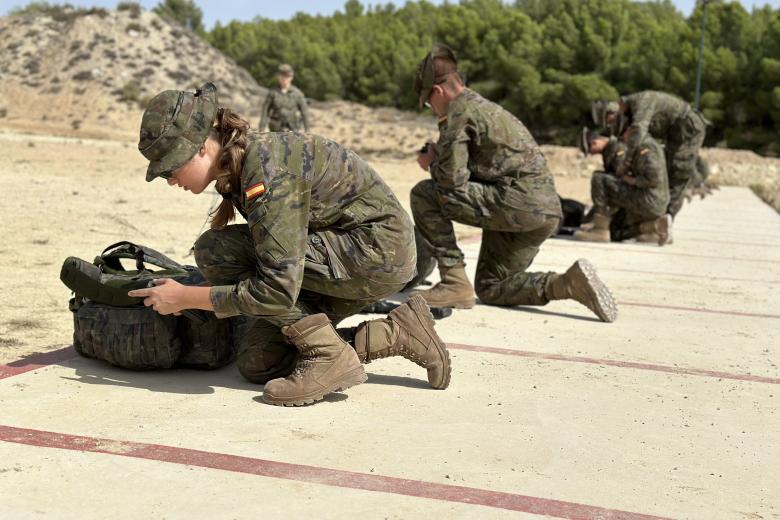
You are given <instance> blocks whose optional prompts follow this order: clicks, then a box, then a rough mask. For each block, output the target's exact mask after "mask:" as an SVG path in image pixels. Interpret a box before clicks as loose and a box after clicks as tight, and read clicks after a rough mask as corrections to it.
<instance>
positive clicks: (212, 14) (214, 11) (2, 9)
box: [0, 0, 780, 29]
mask: <svg viewBox="0 0 780 520" xmlns="http://www.w3.org/2000/svg"><path fill="white" fill-rule="evenodd" d="M195 1H196V3H197V4H198V5H199V6H200V8H201V9H203V18H204V20H203V21H204V23H205V25H206V27H207V28H208V29H211V27H212V26H213V25H214V23H215V22H216V21H217V20H219V21H220V22H222V23H223V24H224V23H226V22H229V21H230V20H251V19H252V18H254V17H255V16H263V17H266V18H273V19H285V18H289V17H291V16H292V15H294V14H295V13H296V12H299V11H304V12H307V13H310V14H330V13H333V12H334V11H338V10H340V9H342V8H343V6H344V1H345V0H317V1H312V0H309V1H304V0H285V1H278V0H276V1H269V0H195ZM433 1H434V3H440V1H439V0H433ZM27 3H28V1H27V0H0V15H4V14H6V13H7V12H8V11H9V10H10V9H13V8H14V7H20V6H23V5H26V4H27ZM49 3H51V4H62V3H70V4H72V5H76V6H80V7H110V8H113V7H115V6H116V4H117V0H66V1H60V0H53V1H52V0H50V1H49ZM139 3H140V4H141V5H142V6H144V7H145V8H147V9H150V8H152V7H154V6H155V5H157V4H158V3H159V0H140V2H139ZM377 3H381V4H383V3H388V2H376V1H366V0H363V4H377ZM392 3H396V4H399V5H402V4H403V3H404V1H401V2H392ZM673 3H674V4H675V5H676V6H677V8H678V9H679V10H681V11H682V12H683V13H685V14H686V15H687V14H690V12H691V10H692V9H693V6H694V5H695V3H696V0H673ZM741 3H742V4H743V5H745V7H747V8H748V10H749V9H750V8H752V7H753V6H756V5H757V6H761V5H765V4H769V5H771V6H773V7H780V0H741Z"/></svg>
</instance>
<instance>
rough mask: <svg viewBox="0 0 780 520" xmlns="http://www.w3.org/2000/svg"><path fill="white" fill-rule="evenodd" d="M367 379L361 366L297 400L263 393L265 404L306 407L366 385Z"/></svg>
mask: <svg viewBox="0 0 780 520" xmlns="http://www.w3.org/2000/svg"><path fill="white" fill-rule="evenodd" d="M366 379H368V376H367V375H366V370H365V369H364V368H363V366H362V365H361V366H359V367H357V368H355V369H354V370H351V371H350V372H347V373H346V374H344V376H343V377H341V378H340V379H339V380H337V381H334V382H333V383H331V384H330V385H329V386H327V387H325V388H323V389H321V390H318V391H317V392H314V393H311V394H308V395H305V396H299V397H297V398H296V399H282V398H278V397H274V396H272V395H268V394H266V393H265V392H263V402H265V403H268V404H272V405H274V406H306V405H309V404H313V403H316V402H317V401H321V400H323V399H324V398H325V396H326V395H328V394H332V393H333V392H341V391H343V390H347V389H348V388H352V387H353V386H357V385H359V384H361V383H365V382H366Z"/></svg>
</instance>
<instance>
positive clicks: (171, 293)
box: [127, 278, 187, 314]
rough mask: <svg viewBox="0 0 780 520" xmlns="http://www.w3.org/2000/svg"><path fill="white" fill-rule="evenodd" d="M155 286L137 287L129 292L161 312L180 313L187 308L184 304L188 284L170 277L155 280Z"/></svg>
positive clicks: (129, 294)
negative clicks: (185, 284)
mask: <svg viewBox="0 0 780 520" xmlns="http://www.w3.org/2000/svg"><path fill="white" fill-rule="evenodd" d="M153 283H154V285H155V286H154V287H150V288H148V289H136V290H134V291H130V292H128V293H127V295H128V296H132V297H134V298H143V299H144V305H146V306H147V307H151V308H152V309H154V310H156V311H157V312H159V313H160V314H178V313H180V312H181V311H182V310H184V309H186V306H185V304H184V300H185V294H184V292H185V291H186V289H187V288H186V286H184V285H182V284H180V283H179V282H177V281H176V280H171V279H170V278H158V279H155V280H153Z"/></svg>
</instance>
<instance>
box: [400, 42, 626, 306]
mask: <svg viewBox="0 0 780 520" xmlns="http://www.w3.org/2000/svg"><path fill="white" fill-rule="evenodd" d="M415 89H416V91H417V94H418V96H419V102H420V106H422V105H423V104H427V105H429V106H431V108H432V109H433V111H434V112H435V113H436V115H437V116H439V139H438V141H437V142H436V143H435V144H433V145H432V146H430V147H429V149H428V151H427V153H421V154H420V155H419V157H418V164H419V165H420V166H421V167H422V168H423V169H425V170H427V171H429V172H430V174H431V177H432V178H431V179H430V180H426V181H422V182H420V183H418V184H417V185H416V186H415V187H414V188H413V189H412V193H411V206H412V214H413V216H414V221H415V225H416V227H417V230H418V231H419V236H420V243H418V249H422V248H425V250H426V251H427V252H428V253H430V254H431V255H432V256H433V257H435V258H436V260H437V261H438V266H439V272H440V275H441V282H439V283H438V284H437V285H436V286H434V287H433V288H432V289H430V290H428V291H421V292H419V293H416V294H420V295H422V296H423V297H424V298H425V299H426V301H427V302H428V304H429V305H432V306H438V307H460V308H470V307H472V306H473V305H474V303H475V298H474V288H473V287H472V285H471V283H470V282H469V279H468V277H467V275H466V271H465V263H464V256H463V252H462V251H461V250H460V249H459V248H458V245H457V242H456V240H455V233H454V230H453V224H452V223H453V221H457V222H461V223H464V224H468V225H471V226H476V227H480V228H482V230H483V233H482V248H481V251H480V255H479V260H478V263H477V275H476V280H475V285H476V293H477V295H478V296H479V298H480V300H481V301H482V302H483V303H486V304H491V305H507V306H513V305H546V304H547V303H548V302H549V301H550V300H559V299H574V300H576V301H578V302H580V303H582V304H583V305H586V306H587V307H588V308H589V309H591V310H592V311H593V312H594V313H595V314H596V315H597V316H598V317H599V318H600V319H602V320H603V321H613V320H614V319H615V318H616V317H617V306H616V304H615V301H614V298H613V297H612V294H611V293H610V291H609V290H608V289H607V287H606V286H605V285H604V284H603V283H602V282H601V281H600V280H599V279H598V276H597V275H596V273H595V269H594V268H593V266H592V265H591V264H590V263H589V262H588V261H587V260H578V261H577V262H576V263H575V264H574V265H573V266H572V267H571V268H570V269H569V270H568V271H567V272H566V273H565V274H562V275H561V274H557V273H552V272H546V273H544V272H528V268H529V267H530V265H531V263H532V262H533V259H534V257H535V256H536V254H537V253H538V252H539V247H540V246H541V244H542V243H543V242H544V241H545V240H546V239H547V238H548V237H550V236H551V235H552V234H554V233H555V232H556V230H557V229H558V225H559V222H560V220H561V206H560V202H559V198H558V195H557V193H556V191H555V185H554V183H553V177H552V174H551V173H550V171H549V170H548V168H547V163H546V160H545V158H544V156H543V155H542V152H541V150H540V149H539V147H538V145H537V144H536V142H535V141H534V139H533V137H531V134H530V133H529V132H528V130H527V129H526V128H525V126H524V125H523V124H522V123H521V122H520V121H518V120H517V119H516V118H515V117H514V116H513V115H511V114H510V113H509V112H507V111H505V110H504V109H502V108H501V107H500V106H498V105H496V104H494V103H491V102H490V101H488V100H486V99H484V98H483V97H482V96H480V95H479V94H477V93H476V92H474V91H472V90H470V89H468V88H466V87H465V86H464V84H463V81H462V79H461V77H460V75H459V74H458V70H457V59H456V57H455V54H454V53H453V51H452V50H451V49H449V48H448V47H446V46H444V45H435V46H434V47H433V49H432V50H431V52H430V53H429V54H428V55H427V56H426V57H425V58H424V59H423V60H422V62H421V63H420V65H419V67H418V70H417V77H416V82H415Z"/></svg>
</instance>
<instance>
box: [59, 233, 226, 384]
mask: <svg viewBox="0 0 780 520" xmlns="http://www.w3.org/2000/svg"><path fill="white" fill-rule="evenodd" d="M122 260H131V261H134V262H135V269H134V270H128V269H126V268H125V267H124V265H123V264H122ZM151 266H153V267H155V268H157V269H154V270H153V269H151V268H150V267H151ZM156 278H172V279H174V280H176V281H178V282H179V283H182V284H184V285H199V284H201V283H204V282H205V279H204V278H203V275H202V274H201V273H200V271H198V269H197V268H196V267H193V266H186V265H181V264H179V263H177V262H175V261H174V260H172V259H170V258H168V257H167V256H165V255H163V254H162V253H160V252H158V251H155V250H154V249H151V248H148V247H145V246H140V245H137V244H133V243H131V242H118V243H116V244H112V245H110V246H108V247H107V248H106V249H105V250H104V251H103V252H102V253H101V254H100V255H98V256H97V257H96V258H95V260H94V262H93V263H89V262H87V261H85V260H82V259H80V258H75V257H69V258H68V259H66V260H65V262H64V263H63V265H62V270H61V271H60V280H62V282H63V283H64V284H65V285H66V286H67V287H68V288H69V289H70V290H72V291H73V292H74V296H73V298H71V300H70V310H71V311H72V312H73V325H74V332H73V347H74V348H75V349H76V352H78V353H79V354H81V355H83V356H86V357H90V358H95V359H101V360H103V361H107V362H108V363H110V364H112V365H116V366H119V367H123V368H130V369H134V370H150V369H155V368H171V367H173V366H185V367H193V368H204V369H214V368H219V367H221V366H223V365H225V364H227V363H229V362H230V361H231V360H232V359H233V357H234V353H235V348H234V344H233V331H232V326H233V325H232V322H231V320H218V319H217V318H216V316H215V315H214V313H211V312H205V311H185V313H183V315H182V316H173V315H170V316H163V315H160V314H158V313H157V312H156V311H154V310H153V309H152V308H150V307H145V306H144V305H143V300H142V299H141V298H131V297H129V296H127V292H128V291H130V290H132V289H139V288H143V287H148V286H149V284H150V283H151V281H152V280H153V279H156Z"/></svg>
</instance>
